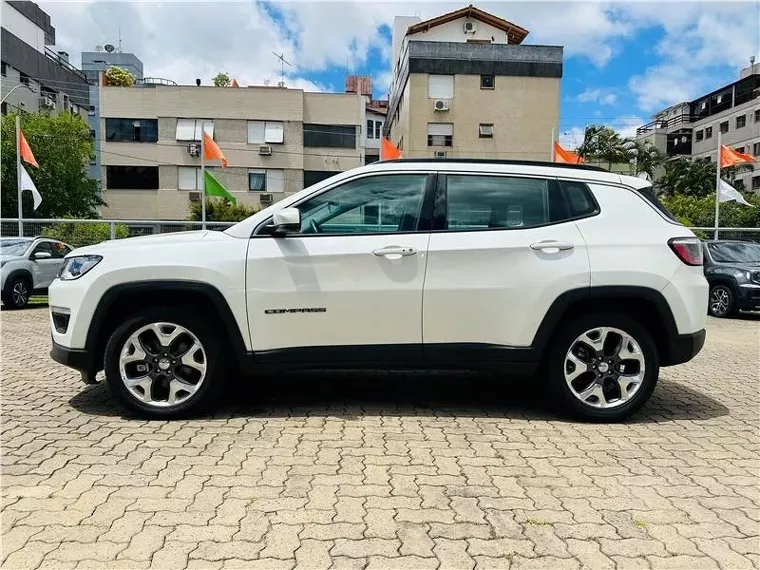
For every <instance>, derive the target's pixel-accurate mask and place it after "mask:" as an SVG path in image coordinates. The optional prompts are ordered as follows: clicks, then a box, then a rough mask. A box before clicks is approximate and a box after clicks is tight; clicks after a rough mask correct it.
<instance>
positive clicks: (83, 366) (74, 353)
mask: <svg viewBox="0 0 760 570" xmlns="http://www.w3.org/2000/svg"><path fill="white" fill-rule="evenodd" d="M50 358H52V359H53V360H55V361H56V362H57V363H58V364H63V365H64V366H68V367H69V368H73V369H74V370H77V371H79V372H81V373H82V381H83V382H84V383H85V384H95V383H96V380H95V375H96V373H97V371H96V370H95V367H94V366H93V358H92V355H91V354H90V352H89V351H87V350H83V349H79V348H67V347H65V346H61V345H60V344H57V343H56V342H55V341H53V348H52V350H51V351H50Z"/></svg>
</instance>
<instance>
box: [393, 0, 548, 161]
mask: <svg viewBox="0 0 760 570" xmlns="http://www.w3.org/2000/svg"><path fill="white" fill-rule="evenodd" d="M393 31H394V38H393V45H394V49H395V52H396V53H395V54H394V55H395V66H394V70H393V77H392V81H391V95H390V102H389V109H388V120H387V122H386V126H385V134H386V136H388V137H389V139H390V140H391V142H393V143H394V144H395V145H396V146H398V147H399V149H400V150H401V152H402V156H403V157H404V158H487V159H514V160H548V159H549V154H550V148H551V140H552V138H551V137H552V131H554V132H555V133H557V132H558V125H559V109H560V80H561V77H562V57H563V55H562V54H563V49H562V47H557V46H526V45H520V44H521V42H522V41H523V40H524V39H525V37H526V36H527V34H528V31H527V30H525V29H523V28H520V27H519V26H517V25H515V24H512V23H510V22H507V21H506V20H502V19H501V18H497V17H495V16H492V15H490V14H488V13H486V12H483V11H481V10H479V9H477V8H474V7H472V6H470V7H467V8H464V9H462V10H457V11H456V12H452V13H449V14H444V15H443V16H440V17H438V18H434V19H432V20H427V21H425V22H420V21H419V19H418V18H408V17H400V18H397V20H396V23H395V26H394V30H393Z"/></svg>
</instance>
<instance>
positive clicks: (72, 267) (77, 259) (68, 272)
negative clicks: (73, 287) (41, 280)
mask: <svg viewBox="0 0 760 570" xmlns="http://www.w3.org/2000/svg"><path fill="white" fill-rule="evenodd" d="M101 259H103V257H102V256H100V255H77V256H74V257H69V258H67V259H66V260H65V261H64V262H63V265H61V268H60V269H59V270H58V278H59V279H61V280H62V281H71V280H72V279H79V278H80V277H81V276H82V275H84V274H85V273H87V272H88V271H89V270H90V269H92V268H93V267H95V266H96V265H97V264H98V263H100V260H101Z"/></svg>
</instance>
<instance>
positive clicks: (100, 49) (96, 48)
mask: <svg viewBox="0 0 760 570" xmlns="http://www.w3.org/2000/svg"><path fill="white" fill-rule="evenodd" d="M95 51H103V46H95Z"/></svg>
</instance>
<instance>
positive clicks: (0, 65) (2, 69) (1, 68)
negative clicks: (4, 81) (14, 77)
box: [0, 61, 8, 77]
mask: <svg viewBox="0 0 760 570" xmlns="http://www.w3.org/2000/svg"><path fill="white" fill-rule="evenodd" d="M7 73H8V64H7V63H5V62H4V61H3V62H0V74H2V76H3V77H5V76H6V74H7Z"/></svg>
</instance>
